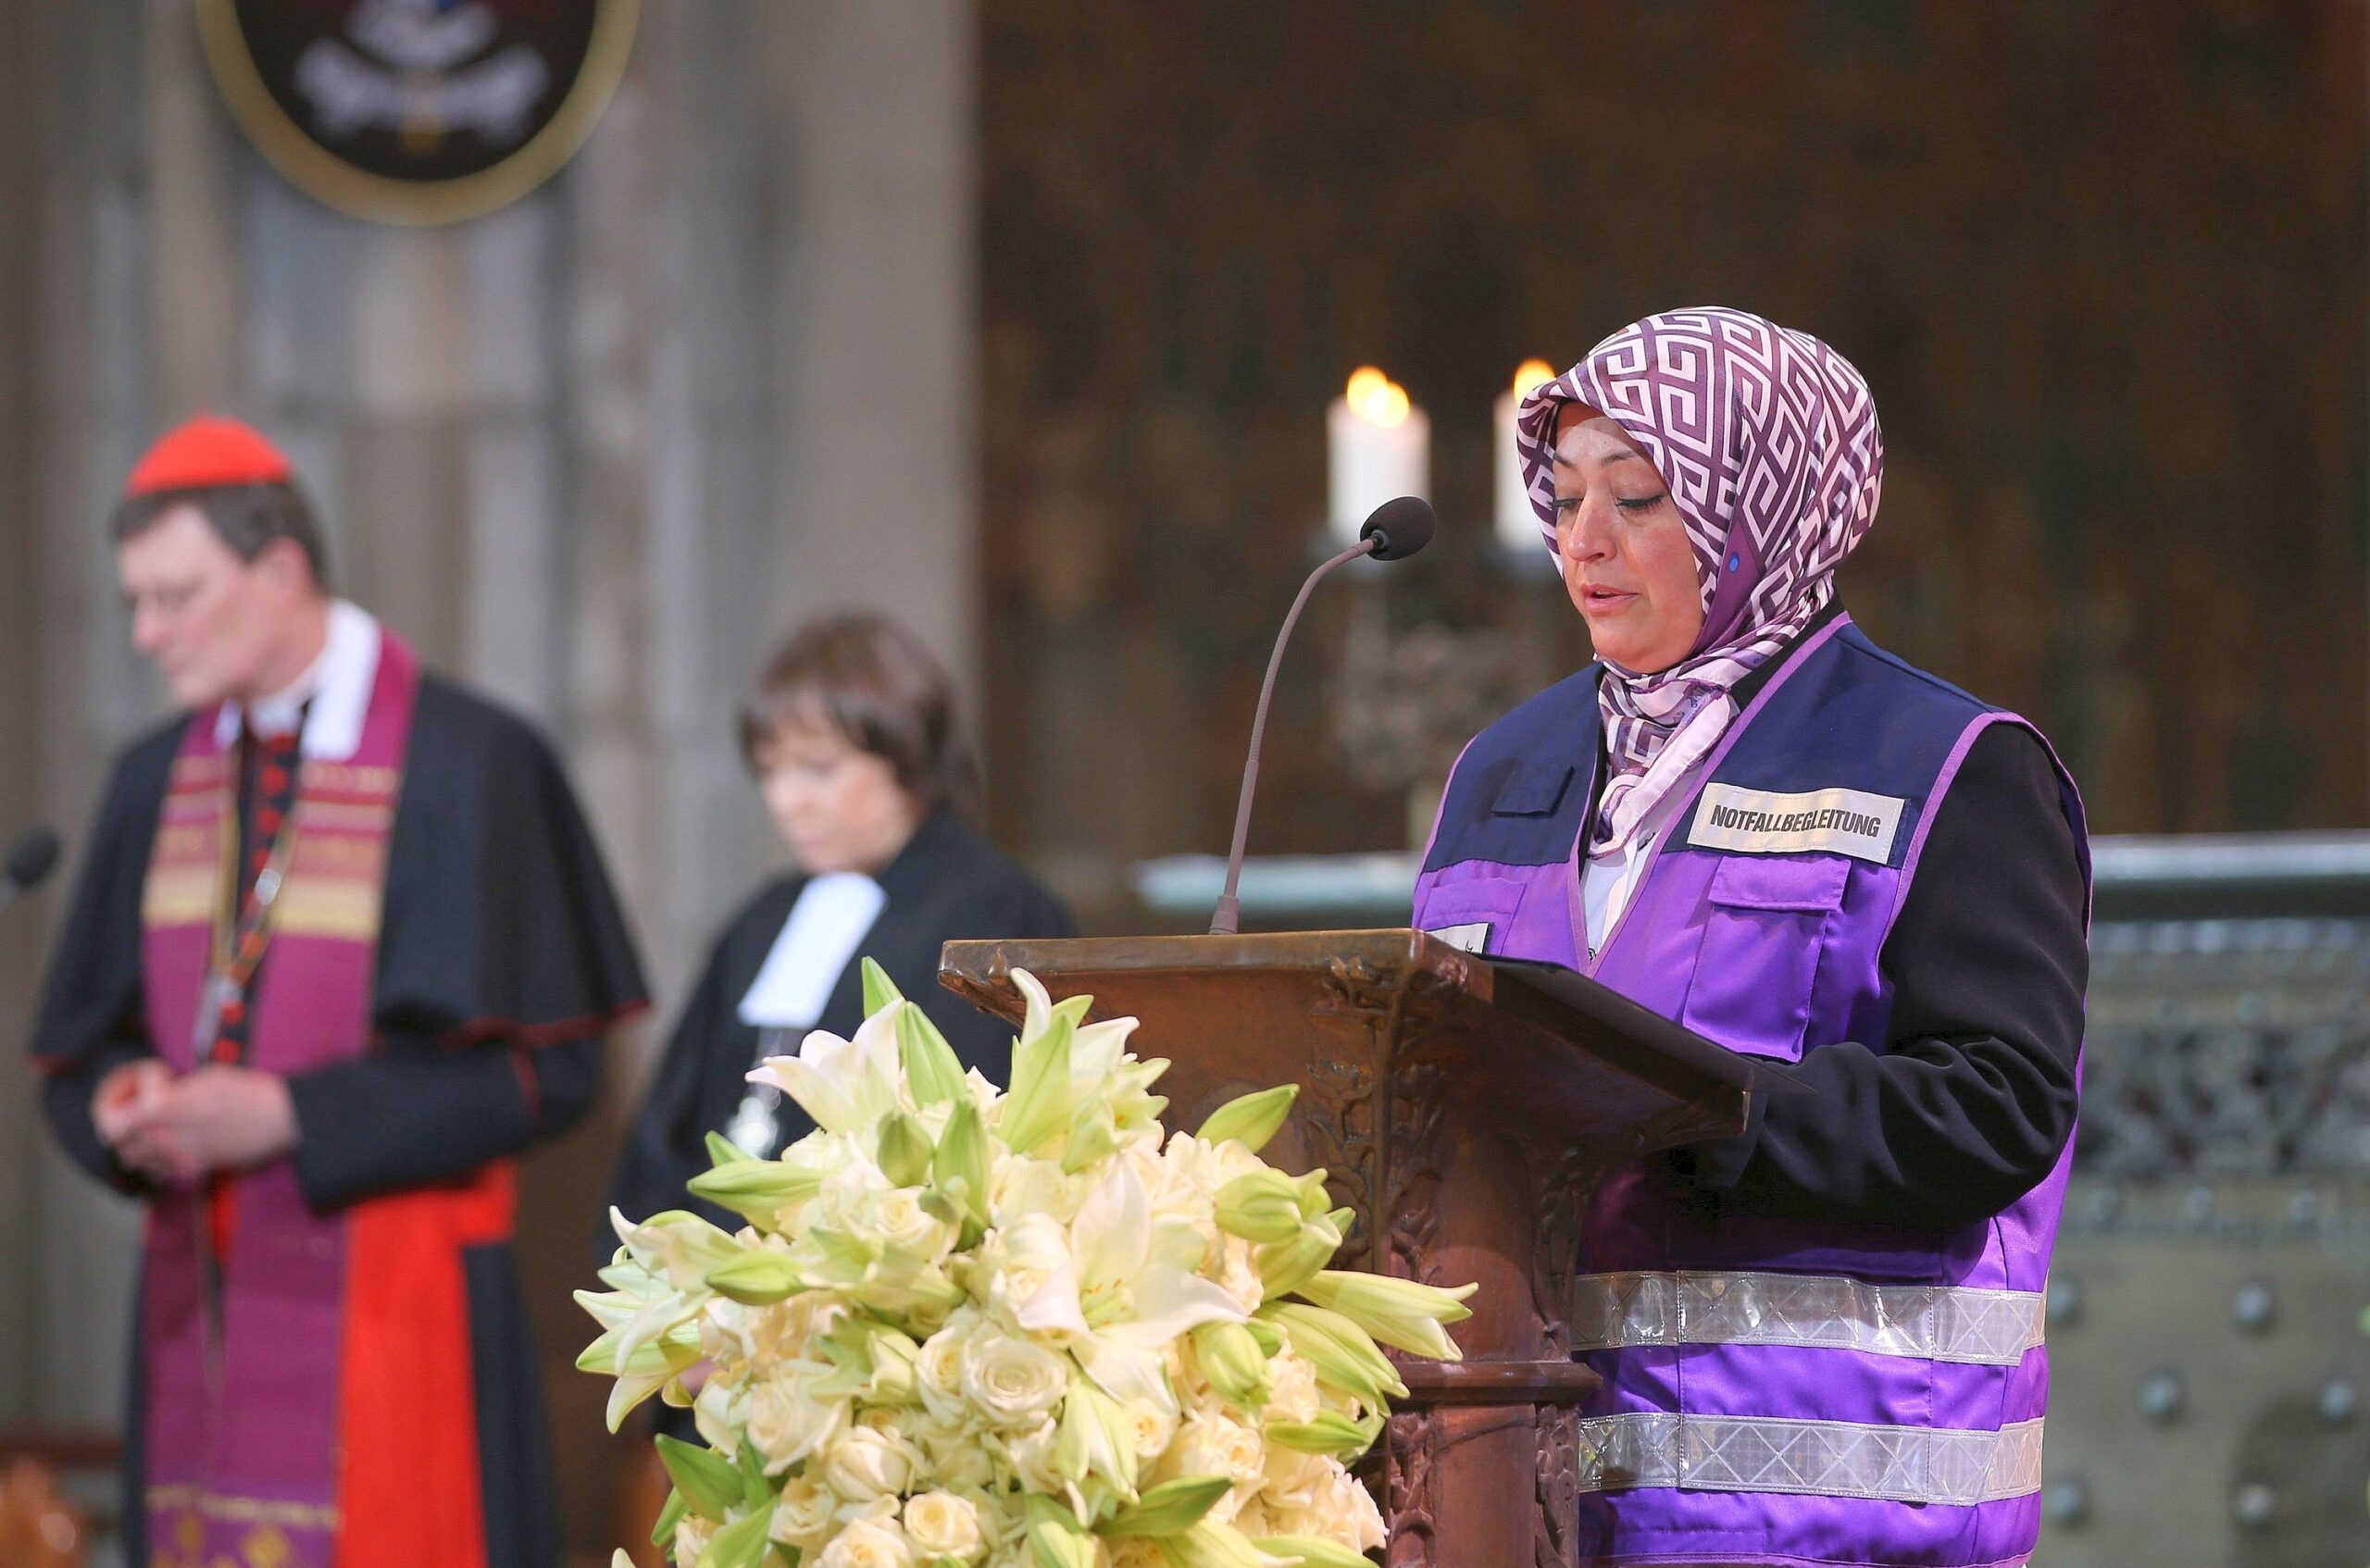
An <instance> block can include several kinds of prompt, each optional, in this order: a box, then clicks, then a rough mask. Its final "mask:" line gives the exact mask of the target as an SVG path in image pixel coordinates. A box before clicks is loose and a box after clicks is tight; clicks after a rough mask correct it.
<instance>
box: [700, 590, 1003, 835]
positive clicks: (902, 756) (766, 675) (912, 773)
mask: <svg viewBox="0 0 2370 1568" xmlns="http://www.w3.org/2000/svg"><path fill="white" fill-rule="evenodd" d="M817 719H820V720H821V721H823V722H825V723H828V724H829V725H830V726H831V728H835V729H837V730H838V731H839V732H840V733H841V734H842V735H843V736H845V737H847V740H848V741H849V743H850V744H852V745H854V746H855V747H856V748H857V749H859V750H861V751H866V752H869V753H872V754H873V755H875V756H877V757H881V758H885V759H886V760H887V761H888V763H889V764H890V765H891V766H892V767H894V768H895V769H896V770H897V782H898V783H899V784H901V785H903V786H904V788H906V789H908V790H912V791H913V792H914V794H915V795H916V796H917V798H918V799H919V800H920V801H921V803H922V805H923V807H924V809H926V810H927V809H929V808H931V807H935V806H939V805H951V806H953V807H954V809H955V810H957V811H961V812H968V811H970V810H972V809H973V808H974V807H975V806H976V805H977V804H978V800H979V764H978V761H977V760H976V759H975V758H974V757H973V755H972V753H971V747H970V743H969V741H968V740H967V739H966V738H965V736H964V734H963V728H962V726H961V724H960V723H959V722H958V720H957V718H956V715H955V711H954V683H953V682H952V681H950V680H949V679H948V678H947V676H946V669H945V666H942V665H941V664H940V663H939V662H938V660H937V659H935V658H933V657H931V655H930V652H929V649H928V648H925V647H924V646H922V642H921V639H919V638H917V637H916V636H915V635H914V634H913V633H912V632H910V631H907V630H906V629H905V628H904V627H901V626H899V625H897V624H896V623H895V622H894V621H892V620H890V619H888V618H887V617H886V616H877V615H870V614H854V615H836V616H825V617H822V618H821V619H817V620H812V621H808V622H807V623H806V624H805V625H804V626H801V627H799V628H797V629H796V630H794V631H792V633H791V634H790V636H789V637H788V638H786V639H785V640H784V641H782V643H781V645H780V647H778V648H776V649H775V650H774V653H773V656H772V657H771V658H769V659H767V661H766V665H765V668H764V669H763V670H761V671H760V672H759V673H758V676H757V678H756V681H755V684H754V685H752V686H751V688H750V690H749V694H748V695H747V696H746V697H745V698H743V699H742V703H741V712H740V728H741V754H742V758H743V759H744V760H745V761H746V762H747V763H748V765H749V767H750V770H751V771H752V772H755V770H756V767H757V753H758V749H759V748H760V747H761V746H762V745H764V743H765V742H766V740H767V739H768V738H769V737H771V736H772V735H774V734H775V733H776V732H777V731H779V730H780V728H782V726H783V725H784V724H785V723H794V722H798V721H801V720H804V721H807V722H814V721H815V720H817Z"/></svg>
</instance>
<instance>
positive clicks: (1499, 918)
mask: <svg viewBox="0 0 2370 1568" xmlns="http://www.w3.org/2000/svg"><path fill="white" fill-rule="evenodd" d="M1523 886H1524V884H1522V883H1520V882H1518V881H1516V880H1515V879H1514V878H1513V877H1473V878H1471V879H1469V880H1466V881H1463V882H1451V883H1449V884H1448V885H1446V886H1445V887H1435V888H1433V889H1432V890H1431V891H1430V893H1429V894H1428V895H1427V896H1426V897H1425V899H1424V902H1423V906H1422V907H1421V908H1420V909H1418V910H1416V925H1417V926H1418V927H1421V928H1423V929H1424V930H1426V931H1428V932H1430V933H1431V934H1432V935H1433V936H1436V937H1438V938H1440V939H1441V940H1442V941H1444V942H1447V943H1448V944H1449V945H1450V946H1451V947H1454V948H1458V949H1461V950H1463V951H1464V952H1493V953H1494V952H1504V951H1505V945H1506V930H1507V927H1511V926H1512V925H1513V924H1514V920H1515V911H1516V908H1518V907H1519V906H1520V905H1521V903H1522V895H1523Z"/></svg>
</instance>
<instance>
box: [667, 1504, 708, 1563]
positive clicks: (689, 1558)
mask: <svg viewBox="0 0 2370 1568" xmlns="http://www.w3.org/2000/svg"><path fill="white" fill-rule="evenodd" d="M715 1538H716V1525H715V1524H714V1523H713V1522H712V1521H710V1520H706V1519H703V1518H701V1517H700V1516H699V1515H698V1514H696V1513H686V1514H684V1515H683V1517H682V1518H680V1520H677V1521H676V1523H675V1561H676V1562H698V1561H699V1560H700V1553H702V1552H704V1551H705V1550H706V1549H707V1543H708V1542H710V1541H711V1540H714V1539H715Z"/></svg>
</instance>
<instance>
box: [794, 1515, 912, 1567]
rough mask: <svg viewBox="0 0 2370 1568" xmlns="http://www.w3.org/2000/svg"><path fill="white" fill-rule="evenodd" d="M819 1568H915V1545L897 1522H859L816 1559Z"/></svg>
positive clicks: (839, 1535) (833, 1539) (842, 1532)
mask: <svg viewBox="0 0 2370 1568" xmlns="http://www.w3.org/2000/svg"><path fill="white" fill-rule="evenodd" d="M815 1563H816V1568H913V1563H914V1548H913V1543H912V1542H910V1541H908V1540H906V1539H905V1532H904V1531H903V1530H901V1529H899V1528H898V1527H897V1524H896V1521H894V1520H890V1521H888V1522H886V1523H883V1524H876V1523H875V1522H874V1521H872V1520H869V1519H859V1520H857V1521H856V1522H855V1523H854V1524H850V1525H849V1526H848V1527H847V1528H846V1529H844V1530H842V1531H841V1532H840V1533H839V1534H838V1535H837V1536H835V1537H832V1539H831V1544H830V1545H829V1546H827V1547H825V1548H824V1549H823V1555H822V1556H820V1557H818V1558H817V1559H816V1560H815Z"/></svg>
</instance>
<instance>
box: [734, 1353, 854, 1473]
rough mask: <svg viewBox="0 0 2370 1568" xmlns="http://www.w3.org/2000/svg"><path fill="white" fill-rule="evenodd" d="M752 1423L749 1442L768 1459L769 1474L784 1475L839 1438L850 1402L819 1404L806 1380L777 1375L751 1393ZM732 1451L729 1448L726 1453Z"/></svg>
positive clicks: (826, 1369)
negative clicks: (835, 1438)
mask: <svg viewBox="0 0 2370 1568" xmlns="http://www.w3.org/2000/svg"><path fill="white" fill-rule="evenodd" d="M817 1371H829V1368H818V1369H817ZM748 1419H749V1441H750V1442H751V1443H753V1444H755V1446H756V1450H757V1451H758V1452H759V1453H761V1454H763V1455H764V1456H765V1460H766V1473H767V1475H780V1473H781V1471H782V1470H784V1469H785V1468H787V1467H788V1466H790V1465H792V1464H795V1463H797V1462H799V1461H800V1460H802V1459H805V1457H806V1456H807V1455H808V1454H810V1453H813V1452H814V1451H815V1450H817V1449H819V1448H821V1447H822V1446H823V1445H825V1444H826V1443H828V1442H829V1441H830V1440H831V1438H832V1437H836V1436H837V1435H838V1434H839V1432H840V1430H841V1429H842V1427H844V1426H845V1425H847V1421H848V1402H847V1401H846V1400H817V1399H816V1398H815V1397H814V1396H813V1395H812V1394H810V1393H808V1392H807V1389H806V1383H805V1379H804V1378H801V1377H794V1376H788V1375H776V1376H773V1377H768V1378H767V1379H766V1380H765V1381H764V1382H762V1383H760V1384H758V1385H757V1386H756V1388H755V1390H754V1391H752V1392H751V1394H750V1396H749V1417H748ZM732 1448H733V1445H725V1451H726V1452H728V1453H729V1452H730V1451H732Z"/></svg>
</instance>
